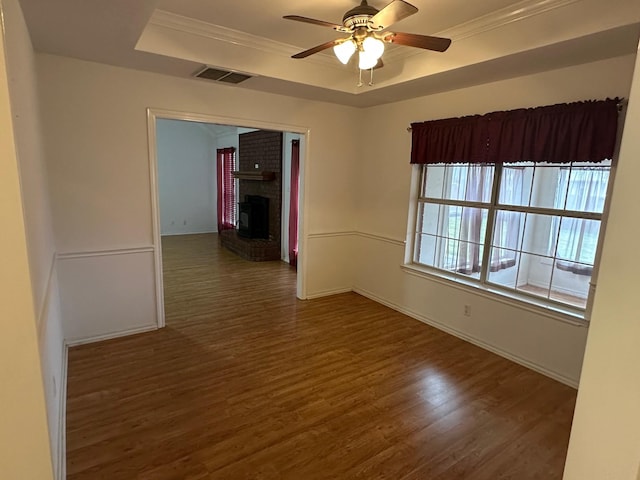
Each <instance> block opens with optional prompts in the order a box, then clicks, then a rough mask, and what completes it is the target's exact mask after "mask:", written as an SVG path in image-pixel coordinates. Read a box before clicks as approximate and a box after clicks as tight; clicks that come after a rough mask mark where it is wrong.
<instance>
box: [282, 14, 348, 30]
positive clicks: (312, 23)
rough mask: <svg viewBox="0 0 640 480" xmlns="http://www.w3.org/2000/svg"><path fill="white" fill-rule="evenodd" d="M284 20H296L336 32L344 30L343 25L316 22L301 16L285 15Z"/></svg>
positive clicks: (321, 21) (322, 21)
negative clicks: (329, 28)
mask: <svg viewBox="0 0 640 480" xmlns="http://www.w3.org/2000/svg"><path fill="white" fill-rule="evenodd" d="M282 18H284V19H286V20H295V21H296V22H303V23H310V24H311V25H320V26H321V27H331V28H333V29H334V30H338V29H340V28H342V25H337V24H335V23H330V22H325V21H324V20H316V19H315V18H308V17H301V16H300V15H285V16H284V17H282Z"/></svg>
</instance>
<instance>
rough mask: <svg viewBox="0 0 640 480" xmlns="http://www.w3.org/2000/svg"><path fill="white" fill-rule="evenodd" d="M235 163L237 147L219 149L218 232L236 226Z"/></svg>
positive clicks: (217, 169)
mask: <svg viewBox="0 0 640 480" xmlns="http://www.w3.org/2000/svg"><path fill="white" fill-rule="evenodd" d="M235 164H236V149H235V148H234V147H229V148H219V149H218V150H217V159H216V173H217V184H218V232H222V231H223V230H229V229H232V228H235V226H236V193H235V181H234V178H233V171H234V170H235Z"/></svg>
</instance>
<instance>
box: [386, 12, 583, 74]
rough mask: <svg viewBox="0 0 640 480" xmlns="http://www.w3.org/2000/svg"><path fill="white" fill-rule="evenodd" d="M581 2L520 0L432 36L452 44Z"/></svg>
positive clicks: (394, 56)
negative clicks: (445, 39) (447, 39)
mask: <svg viewBox="0 0 640 480" xmlns="http://www.w3.org/2000/svg"><path fill="white" fill-rule="evenodd" d="M581 1H582V0H522V1H520V2H518V3H514V4H513V5H509V6H508V7H504V8H501V9H498V10H494V11H493V12H489V13H487V14H486V15H482V16H481V17H477V18H474V19H473V20H469V21H468V22H463V23H460V24H458V25H454V26H453V27H450V28H447V29H445V30H442V31H440V32H437V33H435V34H434V35H435V36H438V37H445V38H450V39H451V40H452V41H453V42H456V41H459V40H463V39H465V38H470V37H474V36H476V35H480V34H481V33H485V32H489V31H491V30H495V29H497V28H501V27H504V26H506V25H510V24H512V23H515V22H519V21H521V20H526V19H527V18H531V17H535V16H536V15H540V14H543V13H546V12H549V11H551V10H556V9H558V8H562V7H565V6H568V5H571V4H574V3H577V2H581ZM389 53H390V54H391V55H386V54H385V61H387V60H400V59H402V58H407V57H412V56H414V55H417V54H419V53H422V52H421V51H419V50H415V49H402V50H400V49H398V50H396V51H393V52H389Z"/></svg>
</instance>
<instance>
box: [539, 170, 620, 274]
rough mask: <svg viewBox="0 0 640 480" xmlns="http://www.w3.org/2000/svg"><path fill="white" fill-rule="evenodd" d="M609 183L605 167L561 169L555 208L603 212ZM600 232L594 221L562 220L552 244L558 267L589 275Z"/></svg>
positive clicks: (597, 224)
mask: <svg viewBox="0 0 640 480" xmlns="http://www.w3.org/2000/svg"><path fill="white" fill-rule="evenodd" d="M608 182H609V171H608V169H605V168H598V167H594V168H591V167H584V168H582V167H581V168H572V169H569V168H563V169H560V174H559V177H558V187H557V190H556V199H555V207H556V208H559V209H563V208H565V209H566V210H574V211H579V212H599V213H600V212H602V211H603V209H604V201H605V197H606V194H607V185H608ZM565 191H566V192H567V195H566V196H565V195H564V192H565ZM563 198H566V205H561V204H560V203H561V202H562V199H563ZM556 222H557V220H556ZM555 230H556V229H555V228H554V229H553V230H552V231H555ZM599 233H600V222H599V221H597V220H587V219H581V218H571V217H562V218H561V219H560V228H559V232H558V237H557V242H556V239H555V238H554V239H552V243H551V244H552V245H555V247H556V248H555V253H556V257H557V258H558V261H557V263H556V266H557V268H558V269H560V270H565V271H569V272H572V273H575V274H578V275H591V272H592V270H593V264H594V263H595V256H596V247H597V245H598V235H599Z"/></svg>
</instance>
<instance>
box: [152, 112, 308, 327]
mask: <svg viewBox="0 0 640 480" xmlns="http://www.w3.org/2000/svg"><path fill="white" fill-rule="evenodd" d="M148 130H149V164H150V175H151V185H152V198H151V201H152V211H153V216H152V217H153V232H154V247H155V248H154V251H155V257H156V258H155V278H156V298H157V310H158V326H159V327H163V326H164V325H165V314H166V311H165V287H166V286H167V284H177V285H183V284H185V282H188V280H187V279H186V278H183V277H179V278H174V273H167V271H166V270H167V269H165V270H163V251H164V254H165V255H174V254H176V253H177V252H178V249H179V248H182V249H185V248H187V250H185V251H188V252H189V254H188V255H189V256H192V255H195V257H194V258H193V259H192V260H189V261H186V262H187V263H185V264H180V265H179V266H178V267H177V269H171V270H170V272H174V270H175V271H177V272H179V275H184V274H185V272H186V273H188V271H189V270H190V272H191V273H194V274H195V273H197V269H198V268H205V267H206V265H207V262H209V264H208V268H209V272H211V271H212V269H215V268H219V269H222V270H224V269H225V268H226V267H225V266H221V265H222V264H219V263H216V264H215V265H217V267H216V266H214V265H213V264H212V263H211V262H219V261H223V260H224V261H227V260H232V257H231V256H230V255H237V256H239V257H242V258H243V259H244V261H245V262H246V260H250V261H251V260H253V261H256V262H255V264H256V265H257V264H259V263H263V261H264V263H267V262H266V261H267V260H269V261H274V260H275V261H277V262H278V263H279V264H281V266H282V265H285V263H286V264H287V265H290V266H288V269H289V271H290V272H293V273H292V274H293V276H294V280H293V281H294V286H295V292H296V297H297V298H300V299H303V298H305V297H306V295H305V288H304V285H305V281H304V280H305V268H304V267H305V263H304V245H303V242H301V241H300V240H301V239H304V238H305V236H304V235H303V230H304V221H303V220H304V211H305V208H304V205H305V203H304V171H305V169H304V167H305V163H306V162H305V159H306V148H305V147H306V139H307V134H308V131H307V129H305V128H302V127H298V126H291V125H281V124H269V123H264V122H255V121H251V120H245V119H231V118H225V117H215V116H209V115H199V114H187V113H182V112H171V111H159V110H153V109H149V110H148ZM265 142H266V143H265ZM274 142H275V143H274ZM247 204H250V205H251V207H249V210H248V211H249V214H248V216H247V207H246V205H247ZM248 222H249V223H248ZM248 225H251V226H250V227H249V230H247V226H248ZM163 242H164V245H163ZM218 249H221V250H220V253H219V255H218V256H217V259H216V260H213V258H212V257H211V255H213V250H216V251H217V250H218ZM225 250H226V252H225V253H223V251H225ZM198 252H200V253H201V254H208V255H210V258H207V259H205V257H203V256H200V257H198V255H200V253H198ZM225 259H226V260H225ZM168 261H169V260H168ZM269 263H272V262H269ZM224 265H226V264H224ZM168 266H169V264H167V265H165V267H168ZM165 275H169V277H168V278H167V279H165ZM290 275H291V273H290ZM216 281H217V282H218V283H220V282H221V280H220V277H218V279H217V280H216ZM176 282H177V283H176Z"/></svg>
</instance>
